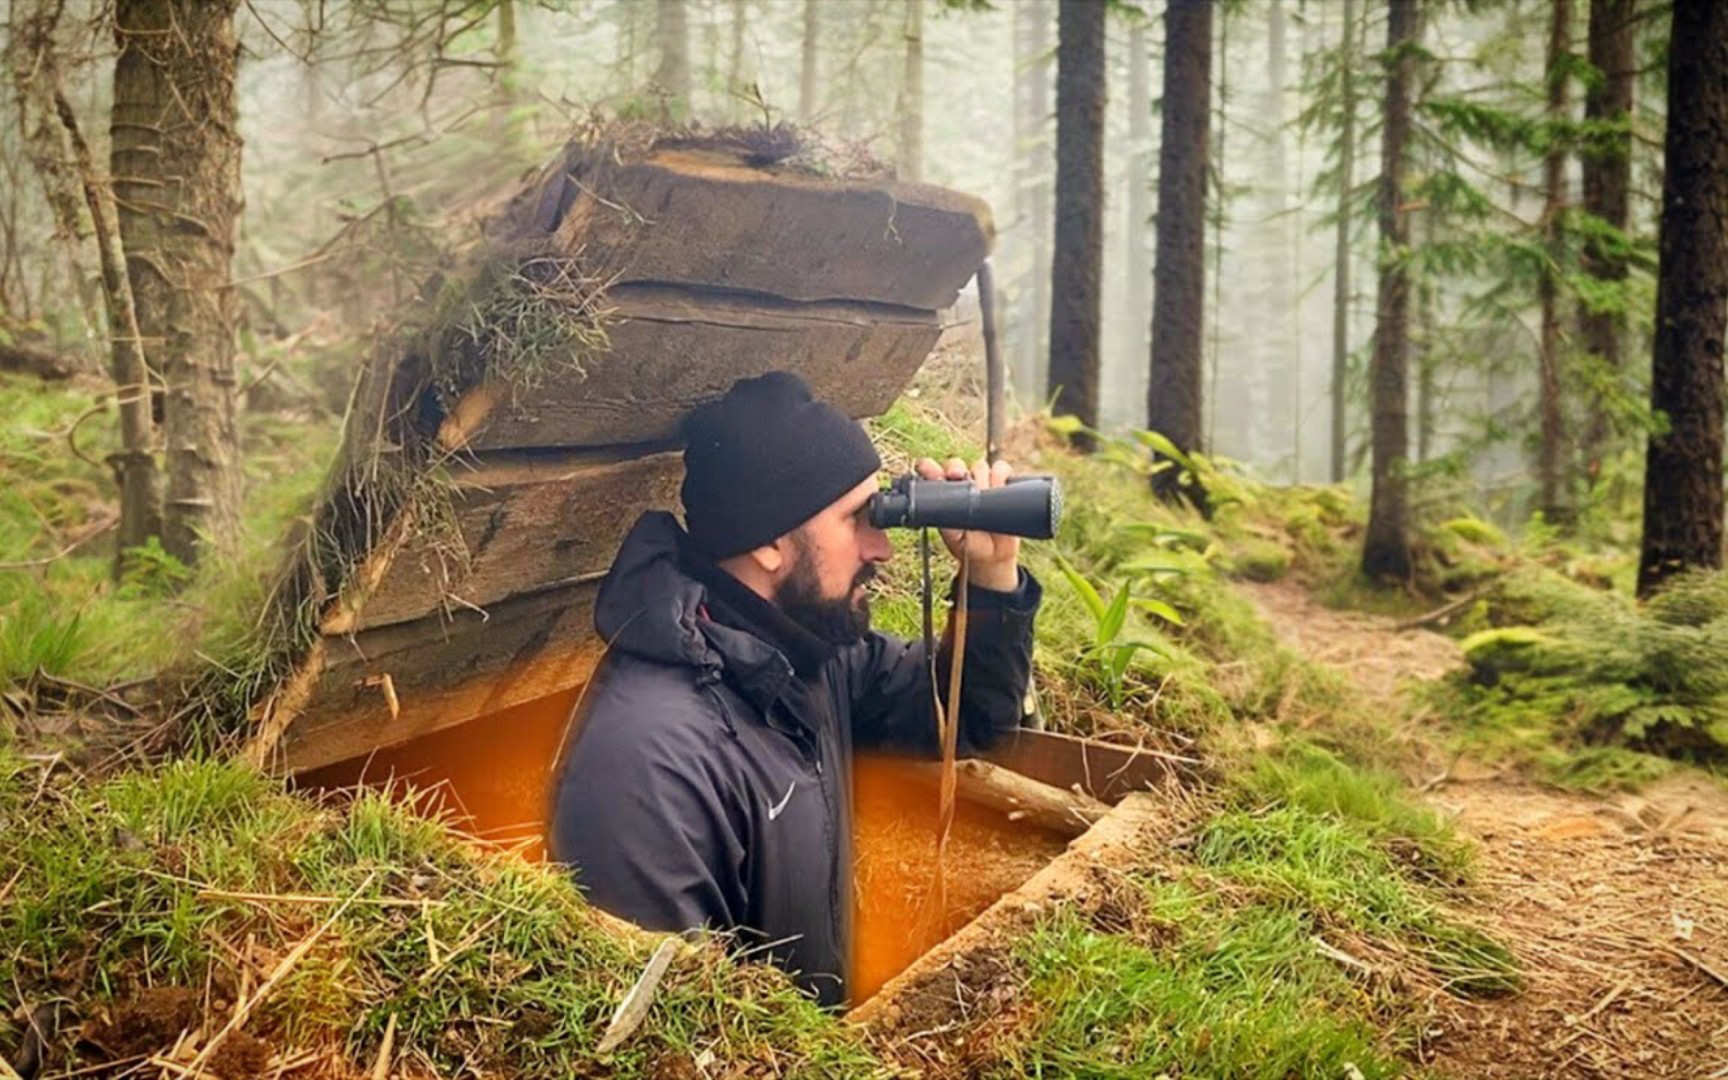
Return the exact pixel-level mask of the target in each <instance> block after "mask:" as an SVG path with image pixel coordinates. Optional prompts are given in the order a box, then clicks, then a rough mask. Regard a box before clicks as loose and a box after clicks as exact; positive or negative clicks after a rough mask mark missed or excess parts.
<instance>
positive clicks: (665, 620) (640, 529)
mask: <svg viewBox="0 0 1728 1080" xmlns="http://www.w3.org/2000/svg"><path fill="white" fill-rule="evenodd" d="M688 542H689V541H688V538H687V537H686V535H685V533H684V529H683V527H682V526H680V525H679V524H678V520H677V519H676V518H674V517H673V516H672V515H671V514H669V513H667V512H666V511H664V510H650V511H648V512H647V513H645V514H643V515H642V516H641V517H639V518H637V519H636V524H635V525H633V526H631V528H630V532H629V535H627V536H625V538H624V543H623V544H622V545H620V546H619V548H618V555H617V557H616V558H615V559H613V561H612V569H611V570H610V571H609V572H608V573H607V574H606V579H605V581H604V582H602V583H601V585H600V595H599V598H598V599H597V600H596V601H595V605H594V629H595V630H596V631H597V632H598V633H599V634H600V638H601V640H602V641H605V642H606V643H607V646H608V648H611V649H614V650H617V651H619V652H623V653H628V654H630V655H631V656H636V657H639V658H641V659H643V660H649V661H652V662H654V663H659V664H669V665H672V666H674V667H687V668H694V669H697V670H698V671H700V672H702V673H703V674H705V675H707V676H708V677H710V678H714V677H718V676H719V675H720V674H721V673H722V672H724V673H725V674H726V676H727V679H728V681H729V682H731V683H732V684H733V685H734V686H736V687H737V688H738V690H739V691H740V692H742V693H743V694H744V695H745V696H746V697H748V698H751V699H752V700H753V701H755V702H756V703H757V704H758V705H760V706H762V707H766V705H767V703H768V702H771V701H772V700H773V699H774V698H776V697H778V696H779V694H780V691H781V690H782V689H783V688H784V687H785V685H786V682H787V681H788V680H789V679H790V678H791V677H792V665H791V662H790V661H789V660H787V659H786V657H785V655H784V654H782V653H781V652H780V650H779V649H776V648H774V647H773V646H772V645H769V644H768V643H767V642H765V641H763V640H761V639H760V638H758V637H755V636H754V635H752V634H747V633H745V632H743V631H741V630H735V629H732V628H731V627H728V626H722V625H721V624H719V623H717V622H715V621H713V620H712V619H709V618H708V617H707V616H706V614H705V613H704V612H703V610H702V608H703V604H704V603H705V602H706V600H707V597H708V590H707V587H706V586H704V585H703V584H702V583H701V582H699V581H697V580H696V579H694V578H692V577H691V576H690V575H689V573H687V572H686V571H685V570H684V568H683V565H682V561H681V556H682V552H683V549H684V546H685V545H686V544H687V543H688Z"/></svg>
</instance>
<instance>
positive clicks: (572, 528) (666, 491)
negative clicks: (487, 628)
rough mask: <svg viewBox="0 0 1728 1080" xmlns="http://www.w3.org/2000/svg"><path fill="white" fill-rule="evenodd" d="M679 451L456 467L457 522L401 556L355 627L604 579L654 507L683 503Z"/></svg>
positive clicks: (426, 535) (436, 526) (423, 537)
mask: <svg viewBox="0 0 1728 1080" xmlns="http://www.w3.org/2000/svg"><path fill="white" fill-rule="evenodd" d="M683 478H684V466H683V462H682V460H681V458H680V457H679V455H677V454H670V453H661V454H654V455H650V456H648V457H643V458H636V459H633V460H624V461H607V460H604V459H602V460H600V461H595V460H593V459H588V458H584V457H583V456H582V455H575V454H552V455H537V456H533V457H510V456H502V457H500V458H499V459H497V460H496V461H492V460H487V459H480V460H478V461H474V462H472V463H469V464H460V463H458V464H453V465H452V466H451V484H452V488H453V491H452V502H453V510H454V520H451V521H447V522H443V523H431V522H429V523H427V525H426V526H425V527H423V528H421V529H420V530H418V531H417V532H416V534H415V536H414V537H413V539H412V540H411V541H410V542H409V543H408V544H407V545H406V546H405V547H404V548H403V549H402V551H401V552H399V553H398V554H396V555H395V557H394V558H393V559H392V560H391V562H390V566H389V568H388V569H387V570H386V571H385V572H384V574H383V577H382V580H381V581H380V582H379V583H378V585H377V587H376V588H374V589H373V590H372V593H371V596H370V597H369V599H368V600H367V601H366V603H365V606H364V607H362V608H361V609H360V610H359V612H358V614H357V616H356V619H355V622H354V624H353V629H357V630H368V629H372V628H375V627H379V626H385V625H388V624H391V623H399V622H408V621H411V620H414V619H419V618H422V617H425V616H428V615H434V614H437V613H440V612H454V611H457V610H464V609H469V610H471V609H474V608H483V609H484V608H490V607H492V606H493V605H495V604H497V603H498V602H499V601H501V600H505V599H508V598H509V597H512V596H516V595H518V594H522V593H530V592H534V591H536V590H538V589H541V588H544V587H545V586H546V585H548V584H550V583H552V582H557V581H568V580H572V579H576V578H582V577H588V576H593V575H596V574H601V573H604V572H605V571H606V569H607V568H608V567H610V566H611V565H612V559H613V557H614V556H615V555H616V554H617V552H618V545H619V544H620V543H622V542H623V539H624V536H625V534H626V533H627V532H628V531H629V529H630V527H631V526H632V525H634V524H635V523H636V518H637V517H638V515H640V514H641V513H642V512H643V511H645V510H650V509H661V510H670V509H673V508H674V507H676V506H677V504H678V486H679V484H680V483H682V481H683Z"/></svg>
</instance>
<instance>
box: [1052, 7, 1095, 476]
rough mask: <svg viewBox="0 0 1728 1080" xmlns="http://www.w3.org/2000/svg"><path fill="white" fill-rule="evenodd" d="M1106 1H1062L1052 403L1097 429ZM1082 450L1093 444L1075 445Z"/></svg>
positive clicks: (1060, 412)
mask: <svg viewBox="0 0 1728 1080" xmlns="http://www.w3.org/2000/svg"><path fill="white" fill-rule="evenodd" d="M1105 12H1106V7H1105V4H1104V0H1061V4H1060V6H1059V8H1058V9H1057V18H1058V23H1057V31H1056V36H1057V46H1056V246H1055V251H1054V253H1053V255H1052V256H1051V260H1050V263H1051V271H1050V383H1049V396H1050V397H1051V398H1052V399H1053V400H1054V411H1055V413H1056V415H1058V416H1072V417H1075V418H1077V419H1078V420H1079V421H1080V422H1081V423H1083V424H1085V425H1086V426H1087V427H1095V426H1096V425H1097V423H1098V363H1099V332H1100V324H1099V319H1100V314H1101V312H1100V289H1101V287H1102V282H1101V280H1100V279H1101V277H1102V274H1103V262H1104V92H1105V67H1104V16H1105ZM1076 443H1077V445H1079V446H1080V447H1082V448H1083V449H1090V448H1091V443H1092V441H1091V439H1090V438H1088V437H1084V436H1083V437H1081V438H1080V439H1078V440H1076Z"/></svg>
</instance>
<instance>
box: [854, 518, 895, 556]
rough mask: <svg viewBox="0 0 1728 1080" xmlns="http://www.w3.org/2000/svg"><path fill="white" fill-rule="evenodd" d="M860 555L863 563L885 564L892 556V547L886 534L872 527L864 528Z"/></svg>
mask: <svg viewBox="0 0 1728 1080" xmlns="http://www.w3.org/2000/svg"><path fill="white" fill-rule="evenodd" d="M861 554H862V555H863V556H864V561H865V562H871V563H881V562H887V561H888V560H889V559H890V558H891V557H893V555H894V545H893V543H892V542H890V541H889V539H888V533H887V532H886V531H885V530H883V529H878V528H876V527H875V526H874V525H867V526H865V528H864V543H863V545H862V552H861Z"/></svg>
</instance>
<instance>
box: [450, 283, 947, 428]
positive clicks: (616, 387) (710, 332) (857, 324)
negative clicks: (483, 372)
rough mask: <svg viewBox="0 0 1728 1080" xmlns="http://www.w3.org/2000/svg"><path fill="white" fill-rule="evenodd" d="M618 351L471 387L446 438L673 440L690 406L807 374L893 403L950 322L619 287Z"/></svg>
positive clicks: (864, 401) (865, 399) (867, 309)
mask: <svg viewBox="0 0 1728 1080" xmlns="http://www.w3.org/2000/svg"><path fill="white" fill-rule="evenodd" d="M608 299H609V301H610V302H611V303H612V304H613V305H614V307H615V310H616V314H615V318H616V320H617V321H616V322H615V323H613V324H611V325H610V326H609V327H608V331H607V333H608V336H609V338H610V340H611V350H610V351H609V352H608V353H606V354H605V355H603V356H600V357H597V358H595V359H593V360H592V361H590V362H589V363H588V364H587V367H586V370H585V372H584V374H583V376H582V377H580V378H577V377H571V378H564V379H558V380H553V381H550V382H548V383H547V384H546V385H545V386H544V387H542V388H541V389H540V390H538V391H537V392H536V393H534V394H532V395H515V396H514V397H513V396H512V395H509V394H507V393H503V392H500V390H499V389H498V388H497V387H495V386H482V387H480V388H478V389H476V390H473V391H470V392H469V394H468V395H467V396H465V397H464V398H463V399H462V400H461V401H459V402H458V403H457V405H456V406H455V408H454V409H453V410H452V420H451V421H450V422H449V423H448V424H447V426H446V428H445V430H444V431H443V432H441V433H440V438H441V439H443V440H444V441H445V445H446V446H450V447H455V446H459V445H463V442H464V440H465V442H466V445H467V446H468V448H470V449H473V450H493V449H501V448H511V447H546V446H562V447H588V446H609V445H616V444H622V443H652V442H667V441H674V440H676V439H677V438H678V426H679V423H680V422H681V421H682V420H683V418H684V416H685V415H686V414H687V413H688V412H689V411H690V410H691V409H692V408H694V407H696V406H697V405H700V404H701V403H702V402H704V401H709V400H712V399H713V398H716V397H719V396H720V395H721V394H723V393H725V391H726V389H727V387H729V386H731V385H732V384H733V383H734V382H736V381H737V380H739V379H742V378H747V377H749V376H753V375H760V374H762V373H763V372H766V371H774V370H782V371H793V372H797V373H798V374H799V375H801V376H803V378H804V380H805V381H806V382H808V383H809V384H810V388H811V390H812V391H813V392H814V393H815V394H816V396H817V397H819V398H821V399H823V400H825V401H829V402H831V403H833V404H834V405H835V406H836V407H837V408H840V409H842V410H844V411H845V412H847V413H848V414H849V415H851V416H859V417H862V416H874V415H876V414H877V413H880V412H883V411H884V410H886V409H887V408H888V406H890V405H892V404H893V403H894V399H895V398H897V397H898V396H899V395H900V393H901V391H902V390H904V389H905V387H906V384H907V383H909V382H910V381H911V380H912V376H913V374H914V373H915V372H917V370H918V367H919V365H921V364H923V363H924V360H925V358H926V357H927V356H929V355H930V350H931V348H932V347H934V346H935V344H936V339H937V338H938V337H939V336H940V335H941V333H942V323H941V320H940V319H938V317H937V316H936V315H935V314H933V313H931V312H927V311H912V310H907V309H899V308H884V307H881V306H872V305H868V304H856V303H840V302H825V303H809V304H792V303H776V302H774V301H772V300H768V299H765V298H761V297H750V298H744V297H738V296H725V295H719V294H702V293H694V292H690V291H688V290H684V289H676V288H667V287H663V286H616V287H614V288H613V289H612V290H611V291H610V292H609V293H608Z"/></svg>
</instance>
